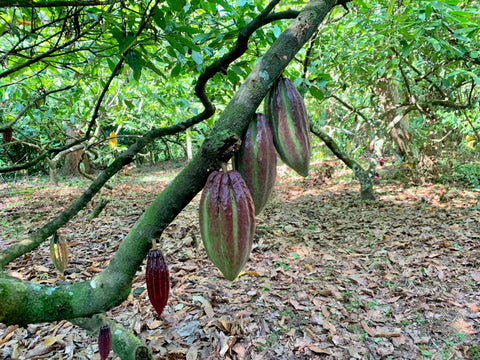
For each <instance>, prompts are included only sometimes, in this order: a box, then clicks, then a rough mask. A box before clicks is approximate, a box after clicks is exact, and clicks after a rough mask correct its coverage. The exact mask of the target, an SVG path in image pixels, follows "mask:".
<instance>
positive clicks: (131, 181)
mask: <svg viewBox="0 0 480 360" xmlns="http://www.w3.org/2000/svg"><path fill="white" fill-rule="evenodd" d="M170 169H171V167H169V168H168V169H167V168H162V167H156V168H143V169H136V170H131V171H130V174H129V175H128V176H126V175H125V174H124V175H118V178H117V179H116V180H115V181H114V186H115V187H114V190H113V191H110V190H104V191H102V197H104V198H108V199H109V200H110V203H109V204H108V206H107V207H106V209H105V210H104V211H103V212H102V213H101V215H100V216H99V217H97V218H95V219H93V220H88V215H89V213H90V212H91V211H92V209H93V208H94V207H95V205H96V202H98V201H99V200H98V199H96V201H95V202H94V203H92V204H90V205H89V206H88V208H86V209H85V210H83V211H82V212H81V213H80V214H79V215H78V216H77V217H76V218H74V219H73V220H72V221H71V222H70V223H69V224H68V226H66V227H65V228H63V229H61V230H60V231H59V232H60V234H61V236H64V237H65V238H66V239H67V241H68V244H69V249H70V265H69V268H68V270H67V272H66V273H67V275H66V277H65V278H62V277H60V276H59V274H58V273H56V272H55V271H54V267H53V265H52V263H51V261H50V259H49V255H48V254H49V250H48V244H46V243H45V244H43V245H42V246H41V247H40V248H38V249H36V250H35V251H33V252H32V253H30V254H27V255H25V256H22V257H21V258H19V259H17V260H15V261H14V262H12V263H11V264H10V265H9V266H8V268H7V271H8V272H9V273H10V274H12V275H14V276H17V277H20V278H23V279H28V280H32V281H36V282H39V283H43V284H52V285H53V284H59V283H60V284H61V283H64V282H65V281H81V280H84V279H88V278H90V277H91V276H93V275H94V274H96V273H98V272H100V271H101V270H102V269H103V268H104V267H105V266H106V264H107V263H108V261H109V258H110V256H111V254H112V253H113V252H114V251H115V249H116V248H117V247H118V244H119V242H120V241H121V240H122V239H123V238H124V237H125V236H126V234H127V233H128V231H129V229H130V228H131V227H132V225H133V224H134V223H135V221H136V220H137V219H138V217H139V216H140V215H141V213H142V211H143V209H145V208H146V207H147V206H148V203H149V202H150V201H151V200H152V199H153V198H154V196H155V194H156V193H157V192H158V191H160V190H161V189H163V188H164V187H165V186H166V185H167V184H168V182H169V180H170V179H171V178H172V176H174V173H175V171H171V170H170ZM336 175H337V177H335V175H334V177H333V179H331V180H327V181H326V182H324V180H325V179H323V177H322V175H321V174H320V171H317V172H316V170H315V168H314V169H313V170H312V173H311V176H310V177H309V178H307V179H306V180H303V179H302V178H300V177H297V176H295V175H293V173H292V172H290V171H287V170H285V169H283V171H282V172H281V174H280V177H279V179H280V181H279V184H278V185H277V187H276V189H275V193H274V196H273V199H272V201H271V202H270V203H269V205H267V208H266V209H265V210H264V212H263V213H262V214H260V216H258V217H257V232H256V236H255V245H254V249H253V252H252V254H251V257H250V261H249V262H248V263H247V266H246V268H245V272H244V273H242V274H241V276H240V277H239V278H238V279H237V280H236V281H234V282H229V281H227V280H225V279H223V278H222V277H221V275H220V273H219V272H218V270H216V269H215V268H214V267H213V265H212V264H211V263H210V262H209V261H208V259H207V256H206V254H205V251H204V249H203V246H202V244H201V239H200V236H199V229H198V220H197V211H198V197H197V198H196V200H195V201H194V202H193V203H191V204H190V205H189V206H188V207H187V208H186V209H185V210H184V211H183V212H182V213H181V214H180V215H179V217H178V218H177V219H176V220H175V221H174V222H173V223H172V224H171V225H170V226H169V227H168V229H167V231H165V233H164V234H163V235H162V238H161V239H160V242H161V246H160V247H161V249H162V251H163V252H164V254H165V255H166V260H167V262H168V264H169V268H170V274H171V283H172V291H171V297H170V300H169V303H168V305H167V308H166V310H165V311H164V313H163V315H162V316H161V317H160V318H158V317H157V316H156V314H155V312H154V311H153V309H152V307H151V305H150V304H149V302H148V299H147V294H146V289H145V276H144V272H143V270H144V269H142V271H139V272H138V274H137V277H136V279H135V281H134V283H133V291H132V293H131V295H130V297H129V298H128V299H127V300H126V301H125V302H124V303H123V304H122V305H121V306H119V307H117V308H115V309H113V310H111V311H110V312H109V313H108V315H109V316H110V317H112V318H114V319H116V320H117V321H118V322H120V323H121V324H122V325H123V326H125V327H126V328H128V329H130V330H131V331H133V332H134V333H135V334H137V335H138V336H139V337H140V338H141V339H142V341H144V343H146V344H147V345H148V346H149V347H150V348H151V349H152V351H153V352H154V354H155V356H156V358H157V359H188V360H194V359H480V203H479V197H480V194H479V192H478V191H472V190H468V189H462V188H457V187H454V186H449V187H445V186H443V185H431V184H424V185H423V186H413V185H406V184H397V183H392V182H380V183H379V184H377V187H376V191H377V195H378V200H377V201H375V202H368V203H366V202H362V201H361V200H359V198H358V191H359V187H358V184H357V182H353V181H349V180H345V177H344V178H343V180H342V179H341V178H339V177H338V172H337V173H336ZM87 185H88V184H87V183H85V182H83V181H79V182H77V183H72V182H70V183H68V184H62V185H61V186H59V187H57V188H54V187H52V186H51V185H49V184H48V183H46V182H45V181H42V180H34V179H29V180H28V182H27V181H25V180H22V181H17V182H15V183H3V184H0V196H1V197H0V216H1V220H0V221H1V223H0V250H1V249H4V248H5V247H7V246H8V245H10V244H12V243H14V242H16V241H19V240H22V239H23V238H25V237H26V236H27V234H28V232H29V231H32V230H33V229H35V228H37V227H38V226H40V225H42V224H44V223H45V222H46V221H48V220H49V219H51V218H52V217H54V216H56V215H57V214H58V213H59V212H60V211H61V210H62V209H63V208H65V207H66V206H68V205H69V204H70V202H71V201H72V200H73V199H75V197H76V196H78V194H80V193H81V191H83V189H85V188H86V186H87ZM111 357H112V355H111ZM99 358H100V357H99V354H98V348H97V345H96V339H94V338H91V337H88V336H87V335H86V333H85V332H84V331H83V330H82V329H79V328H77V327H75V326H73V325H72V324H70V323H69V322H66V321H61V322H58V323H55V324H39V325H30V326H28V327H26V328H18V327H16V326H8V327H7V326H4V325H1V324H0V359H99Z"/></svg>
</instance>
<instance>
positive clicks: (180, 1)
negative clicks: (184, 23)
mask: <svg viewBox="0 0 480 360" xmlns="http://www.w3.org/2000/svg"><path fill="white" fill-rule="evenodd" d="M167 3H168V6H169V7H170V9H172V10H173V11H180V10H182V9H183V7H184V6H185V4H186V3H187V0H167Z"/></svg>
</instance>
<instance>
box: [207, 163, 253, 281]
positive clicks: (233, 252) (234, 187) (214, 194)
mask: <svg viewBox="0 0 480 360" xmlns="http://www.w3.org/2000/svg"><path fill="white" fill-rule="evenodd" d="M199 215H200V234H201V235H202V240H203V244H204V245H205V250H206V251H207V254H208V257H209V258H210V260H211V261H212V263H213V264H214V265H215V266H216V267H217V268H218V269H219V270H220V271H221V272H222V274H223V276H225V278H226V279H228V280H235V278H236V277H237V276H238V274H239V273H240V271H241V270H242V268H243V267H244V266H245V263H246V262H247V260H248V257H249V256H250V252H251V250H252V245H253V235H254V233H255V209H254V205H253V200H252V197H251V195H250V191H249V190H248V188H247V185H246V184H245V181H244V180H243V178H242V175H240V173H239V172H238V171H235V170H232V171H228V172H226V173H223V172H220V171H214V172H212V173H211V174H210V176H209V177H208V179H207V183H206V184H205V187H204V188H203V192H202V196H201V198H200V214H199Z"/></svg>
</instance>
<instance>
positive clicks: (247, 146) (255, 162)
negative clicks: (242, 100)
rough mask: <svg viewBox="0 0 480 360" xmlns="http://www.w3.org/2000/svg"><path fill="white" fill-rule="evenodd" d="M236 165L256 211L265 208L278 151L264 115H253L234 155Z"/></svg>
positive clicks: (273, 183)
mask: <svg viewBox="0 0 480 360" xmlns="http://www.w3.org/2000/svg"><path fill="white" fill-rule="evenodd" d="M235 168H236V169H237V170H238V172H239V173H240V174H241V175H242V177H243V179H244V180H245V183H246V184H247V187H248V189H249V190H250V194H251V195H252V199H253V203H254V205H255V214H256V215H258V214H260V212H261V211H262V210H263V208H264V207H265V205H266V203H267V201H268V199H269V198H270V195H271V193H272V190H273V187H274V186H275V179H276V176H277V154H276V152H275V146H274V145H273V135H272V130H271V128H270V125H269V124H268V122H267V118H266V117H265V115H263V114H260V113H258V114H255V115H254V116H253V119H252V120H251V121H250V124H249V125H248V128H247V131H246V132H245V135H244V137H243V141H242V146H241V147H240V150H239V151H238V153H237V154H236V156H235Z"/></svg>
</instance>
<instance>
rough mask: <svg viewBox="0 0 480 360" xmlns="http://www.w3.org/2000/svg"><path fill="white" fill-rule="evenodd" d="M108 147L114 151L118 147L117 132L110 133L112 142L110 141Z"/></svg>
mask: <svg viewBox="0 0 480 360" xmlns="http://www.w3.org/2000/svg"><path fill="white" fill-rule="evenodd" d="M108 146H110V148H112V149H116V148H117V146H118V141H117V134H116V133H115V131H112V132H111V133H110V140H109V141H108Z"/></svg>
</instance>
